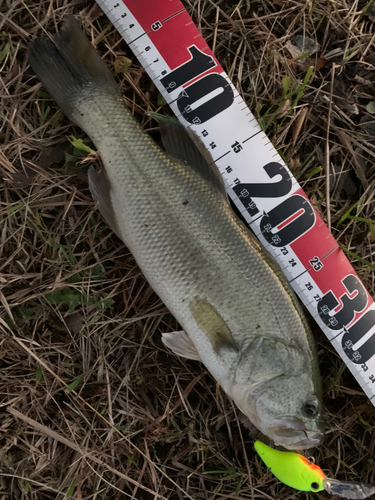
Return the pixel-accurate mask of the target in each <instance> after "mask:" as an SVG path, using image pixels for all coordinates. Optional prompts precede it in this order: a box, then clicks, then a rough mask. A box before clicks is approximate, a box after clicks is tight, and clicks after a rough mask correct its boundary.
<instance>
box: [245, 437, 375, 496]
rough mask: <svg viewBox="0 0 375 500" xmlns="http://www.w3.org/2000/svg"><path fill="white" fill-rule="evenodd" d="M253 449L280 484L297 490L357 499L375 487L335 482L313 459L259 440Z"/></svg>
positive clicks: (369, 493)
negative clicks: (277, 448) (279, 449)
mask: <svg viewBox="0 0 375 500" xmlns="http://www.w3.org/2000/svg"><path fill="white" fill-rule="evenodd" d="M254 447H255V449H256V451H257V453H258V454H259V456H260V458H261V459H262V460H263V462H264V463H265V464H266V466H267V467H268V468H269V469H270V471H271V472H272V474H274V476H276V477H277V479H278V480H279V481H281V482H282V483H284V484H286V485H287V486H290V487H291V488H294V489H296V490H300V491H313V492H318V491H323V490H326V491H327V492H328V493H330V494H331V495H337V496H340V497H343V498H349V499H353V500H359V499H362V498H367V497H369V496H370V495H373V494H374V493H375V487H374V486H370V485H368V484H364V483H358V482H346V481H338V480H337V479H332V478H329V477H327V476H326V475H325V474H324V472H323V471H322V469H321V468H320V467H319V466H318V465H316V464H315V463H314V461H313V460H311V459H308V458H306V457H304V456H303V455H300V454H299V453H294V452H292V451H278V450H274V449H273V448H270V447H269V446H267V445H266V444H264V443H262V442H261V441H255V444H254Z"/></svg>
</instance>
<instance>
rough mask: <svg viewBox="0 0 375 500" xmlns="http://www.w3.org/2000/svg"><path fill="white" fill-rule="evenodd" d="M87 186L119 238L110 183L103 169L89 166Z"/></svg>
mask: <svg viewBox="0 0 375 500" xmlns="http://www.w3.org/2000/svg"><path fill="white" fill-rule="evenodd" d="M88 175H89V188H90V192H91V196H92V197H93V198H94V200H95V201H96V202H97V203H98V208H99V210H100V212H101V214H102V215H103V217H104V218H105V220H106V221H107V223H108V225H109V226H110V228H111V229H112V231H113V232H114V233H115V234H116V235H117V236H118V237H119V238H120V239H122V238H121V235H120V231H119V228H118V225H117V221H116V215H115V211H114V209H113V206H112V201H111V184H110V182H109V179H108V176H107V174H106V172H105V170H104V169H102V170H101V171H100V172H98V171H97V170H96V169H95V167H93V166H91V167H90V168H89V172H88Z"/></svg>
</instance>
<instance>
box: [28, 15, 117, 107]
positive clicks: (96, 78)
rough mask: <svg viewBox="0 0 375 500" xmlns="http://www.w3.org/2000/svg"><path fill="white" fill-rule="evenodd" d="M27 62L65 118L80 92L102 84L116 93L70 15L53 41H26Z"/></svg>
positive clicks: (101, 63)
mask: <svg viewBox="0 0 375 500" xmlns="http://www.w3.org/2000/svg"><path fill="white" fill-rule="evenodd" d="M29 62H30V65H31V67H32V69H33V70H34V72H35V74H36V75H37V77H38V78H39V79H40V80H41V82H42V83H43V85H44V86H45V88H46V89H47V91H48V92H49V94H51V96H52V97H53V98H54V99H55V101H56V102H57V103H58V105H59V106H60V107H61V109H62V110H63V112H64V113H65V114H66V115H67V116H68V117H71V116H70V115H71V111H72V108H73V107H74V105H75V104H76V103H77V102H78V101H79V100H80V99H81V98H82V97H83V96H82V94H83V91H85V92H87V93H89V92H90V89H95V88H97V87H98V86H105V87H109V88H110V89H111V90H112V91H115V92H116V93H117V94H118V95H120V90H119V88H118V86H117V84H116V82H115V80H114V79H113V76H112V75H111V73H110V71H109V70H108V68H107V66H106V65H105V63H104V62H103V61H102V59H101V58H100V56H99V54H98V53H97V52H96V51H95V49H94V48H93V47H92V46H91V44H90V42H89V40H88V39H87V37H86V36H85V34H84V33H83V31H82V29H81V28H80V25H79V23H78V21H76V20H75V18H74V17H73V16H72V15H69V16H67V18H66V20H65V22H64V24H63V26H62V28H61V30H60V31H59V32H58V33H56V35H55V36H54V43H51V42H47V41H46V40H42V39H40V38H37V39H36V40H34V41H32V42H31V43H30V45H29Z"/></svg>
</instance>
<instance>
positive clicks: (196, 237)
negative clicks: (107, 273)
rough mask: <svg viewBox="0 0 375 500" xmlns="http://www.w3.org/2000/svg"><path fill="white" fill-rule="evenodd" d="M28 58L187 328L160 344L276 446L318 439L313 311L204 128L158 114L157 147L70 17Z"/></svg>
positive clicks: (113, 218) (304, 445) (99, 195)
mask: <svg viewBox="0 0 375 500" xmlns="http://www.w3.org/2000/svg"><path fill="white" fill-rule="evenodd" d="M28 57H29V62H30V65H31V67H32V69H33V71H34V72H35V74H36V75H37V77H38V78H39V79H40V81H41V82H42V83H43V85H44V87H45V88H46V89H47V91H48V92H49V93H50V95H51V96H52V97H53V99H54V100H55V101H56V102H57V104H58V105H59V106H60V108H61V109H62V111H63V112H64V113H65V115H66V116H67V117H68V118H69V119H70V120H71V121H72V122H73V123H75V124H76V125H77V126H78V127H80V128H81V129H82V130H83V131H84V132H85V133H86V134H87V135H88V136H89V137H90V138H91V140H92V142H93V143H94V144H95V146H96V147H97V149H98V151H99V152H100V155H101V159H102V162H103V168H101V169H100V170H96V169H95V168H94V167H90V169H89V171H88V182H89V187H90V190H91V194H92V196H93V198H94V200H95V201H96V202H97V205H98V208H99V210H100V211H101V213H102V215H103V217H104V218H105V220H106V221H107V223H108V224H109V226H110V227H111V228H112V230H113V231H114V232H115V233H116V234H117V236H118V237H119V238H120V239H121V240H122V241H123V242H124V243H125V245H126V246H127V247H128V248H129V250H130V252H131V253H132V254H133V256H134V258H135V260H136V262H137V263H138V265H139V267H140V269H141V270H142V272H143V274H144V276H145V278H146V279H147V280H148V282H149V284H150V285H151V287H152V288H153V289H154V291H155V292H156V293H157V294H158V295H159V297H160V298H161V300H162V301H163V302H164V304H165V305H166V307H167V308H168V309H169V311H170V312H171V313H172V315H173V316H174V317H175V318H176V320H177V321H178V323H179V324H180V326H181V330H180V331H176V332H166V333H163V334H162V341H163V343H164V344H165V346H167V347H168V348H169V349H171V350H172V351H173V352H174V353H175V354H177V355H179V356H182V357H184V358H187V359H192V360H199V361H201V362H202V363H203V364H204V365H205V366H206V368H207V369H208V371H209V372H210V373H211V375H212V376H213V377H214V378H215V379H216V381H217V382H218V383H219V384H220V386H221V388H222V389H223V390H224V392H225V393H226V394H227V395H228V397H229V398H231V399H232V400H233V401H234V402H235V404H236V405H237V407H238V408H239V409H240V410H241V411H242V412H243V413H244V414H245V415H246V416H247V417H248V418H249V419H250V421H251V422H252V423H253V424H254V425H255V426H256V427H257V428H258V429H259V430H260V431H261V432H262V433H263V434H265V435H266V436H268V437H269V438H270V439H272V440H273V441H274V442H275V444H276V445H280V446H283V447H285V448H286V449H290V450H299V449H308V448H312V447H315V446H318V445H319V444H320V443H321V442H322V439H323V436H324V425H323V403H322V388H321V379H320V375H319V368H318V361H317V354H316V349H315V345H314V340H313V337H312V333H311V331H310V328H309V325H308V322H307V319H306V318H305V316H304V313H303V311H302V309H301V306H300V305H299V303H298V300H297V298H296V296H295V295H294V292H293V290H292V289H291V287H290V285H289V284H288V282H287V280H286V278H285V277H284V275H283V273H282V271H281V269H280V268H279V266H278V265H277V263H276V262H275V261H274V259H273V258H272V257H271V256H270V255H269V254H268V252H267V251H266V250H265V249H264V248H263V246H262V245H261V244H260V242H259V241H258V240H257V239H256V238H255V236H254V235H253V234H252V233H251V232H250V230H249V229H248V228H247V227H246V226H245V225H244V224H243V222H242V221H241V220H240V219H239V218H238V217H237V216H236V214H235V213H234V211H233V209H232V208H231V205H230V202H229V199H228V196H227V193H226V189H225V186H224V183H223V180H222V177H221V175H220V172H219V171H218V169H217V167H216V166H215V165H214V162H213V160H212V157H211V156H210V155H209V154H208V153H207V152H206V150H205V148H204V146H203V145H202V143H201V142H200V140H199V138H198V136H197V135H195V134H194V133H192V132H191V131H190V132H189V131H187V130H186V129H185V127H184V126H183V125H181V124H180V123H179V122H178V121H177V120H176V119H173V118H171V117H162V118H159V127H160V132H161V136H162V142H163V145H164V149H163V148H161V147H160V146H159V145H158V144H156V142H155V141H154V140H153V139H152V138H151V137H150V136H149V135H148V134H147V133H146V132H145V131H144V130H143V129H142V127H141V126H140V124H139V123H138V122H137V121H136V119H135V118H134V117H133V116H132V114H131V112H130V111H129V109H128V108H127V106H126V104H125V103H124V100H123V98H122V96H121V93H120V90H119V88H118V86H117V84H116V82H115V80H114V78H113V76H112V74H111V72H110V71H109V69H108V68H107V66H106V65H105V63H104V61H103V60H102V59H101V58H100V56H99V54H98V53H97V52H96V51H95V49H94V48H93V47H92V46H91V44H90V42H89V40H88V39H87V37H86V36H85V34H84V33H83V31H82V29H81V28H80V24H79V22H78V21H77V20H76V19H75V18H74V17H73V16H67V18H66V19H65V21H64V23H63V25H62V28H61V29H60V30H59V31H58V32H57V33H56V34H55V36H54V39H53V42H50V41H46V40H43V39H40V38H37V39H35V40H33V41H32V42H31V43H30V46H29V55H28ZM249 168H251V165H249Z"/></svg>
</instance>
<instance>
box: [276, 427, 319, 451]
mask: <svg viewBox="0 0 375 500" xmlns="http://www.w3.org/2000/svg"><path fill="white" fill-rule="evenodd" d="M270 431H271V433H270V434H271V436H272V439H273V440H274V442H275V445H277V446H283V447H284V448H286V449H287V450H308V449H310V448H315V447H316V446H319V445H320V444H321V443H322V441H323V438H324V432H322V431H320V430H319V429H314V430H313V431H311V430H308V429H307V428H306V425H305V424H304V423H303V422H302V421H299V420H290V421H289V420H279V421H277V422H274V423H273V425H272V427H271V428H270Z"/></svg>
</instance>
